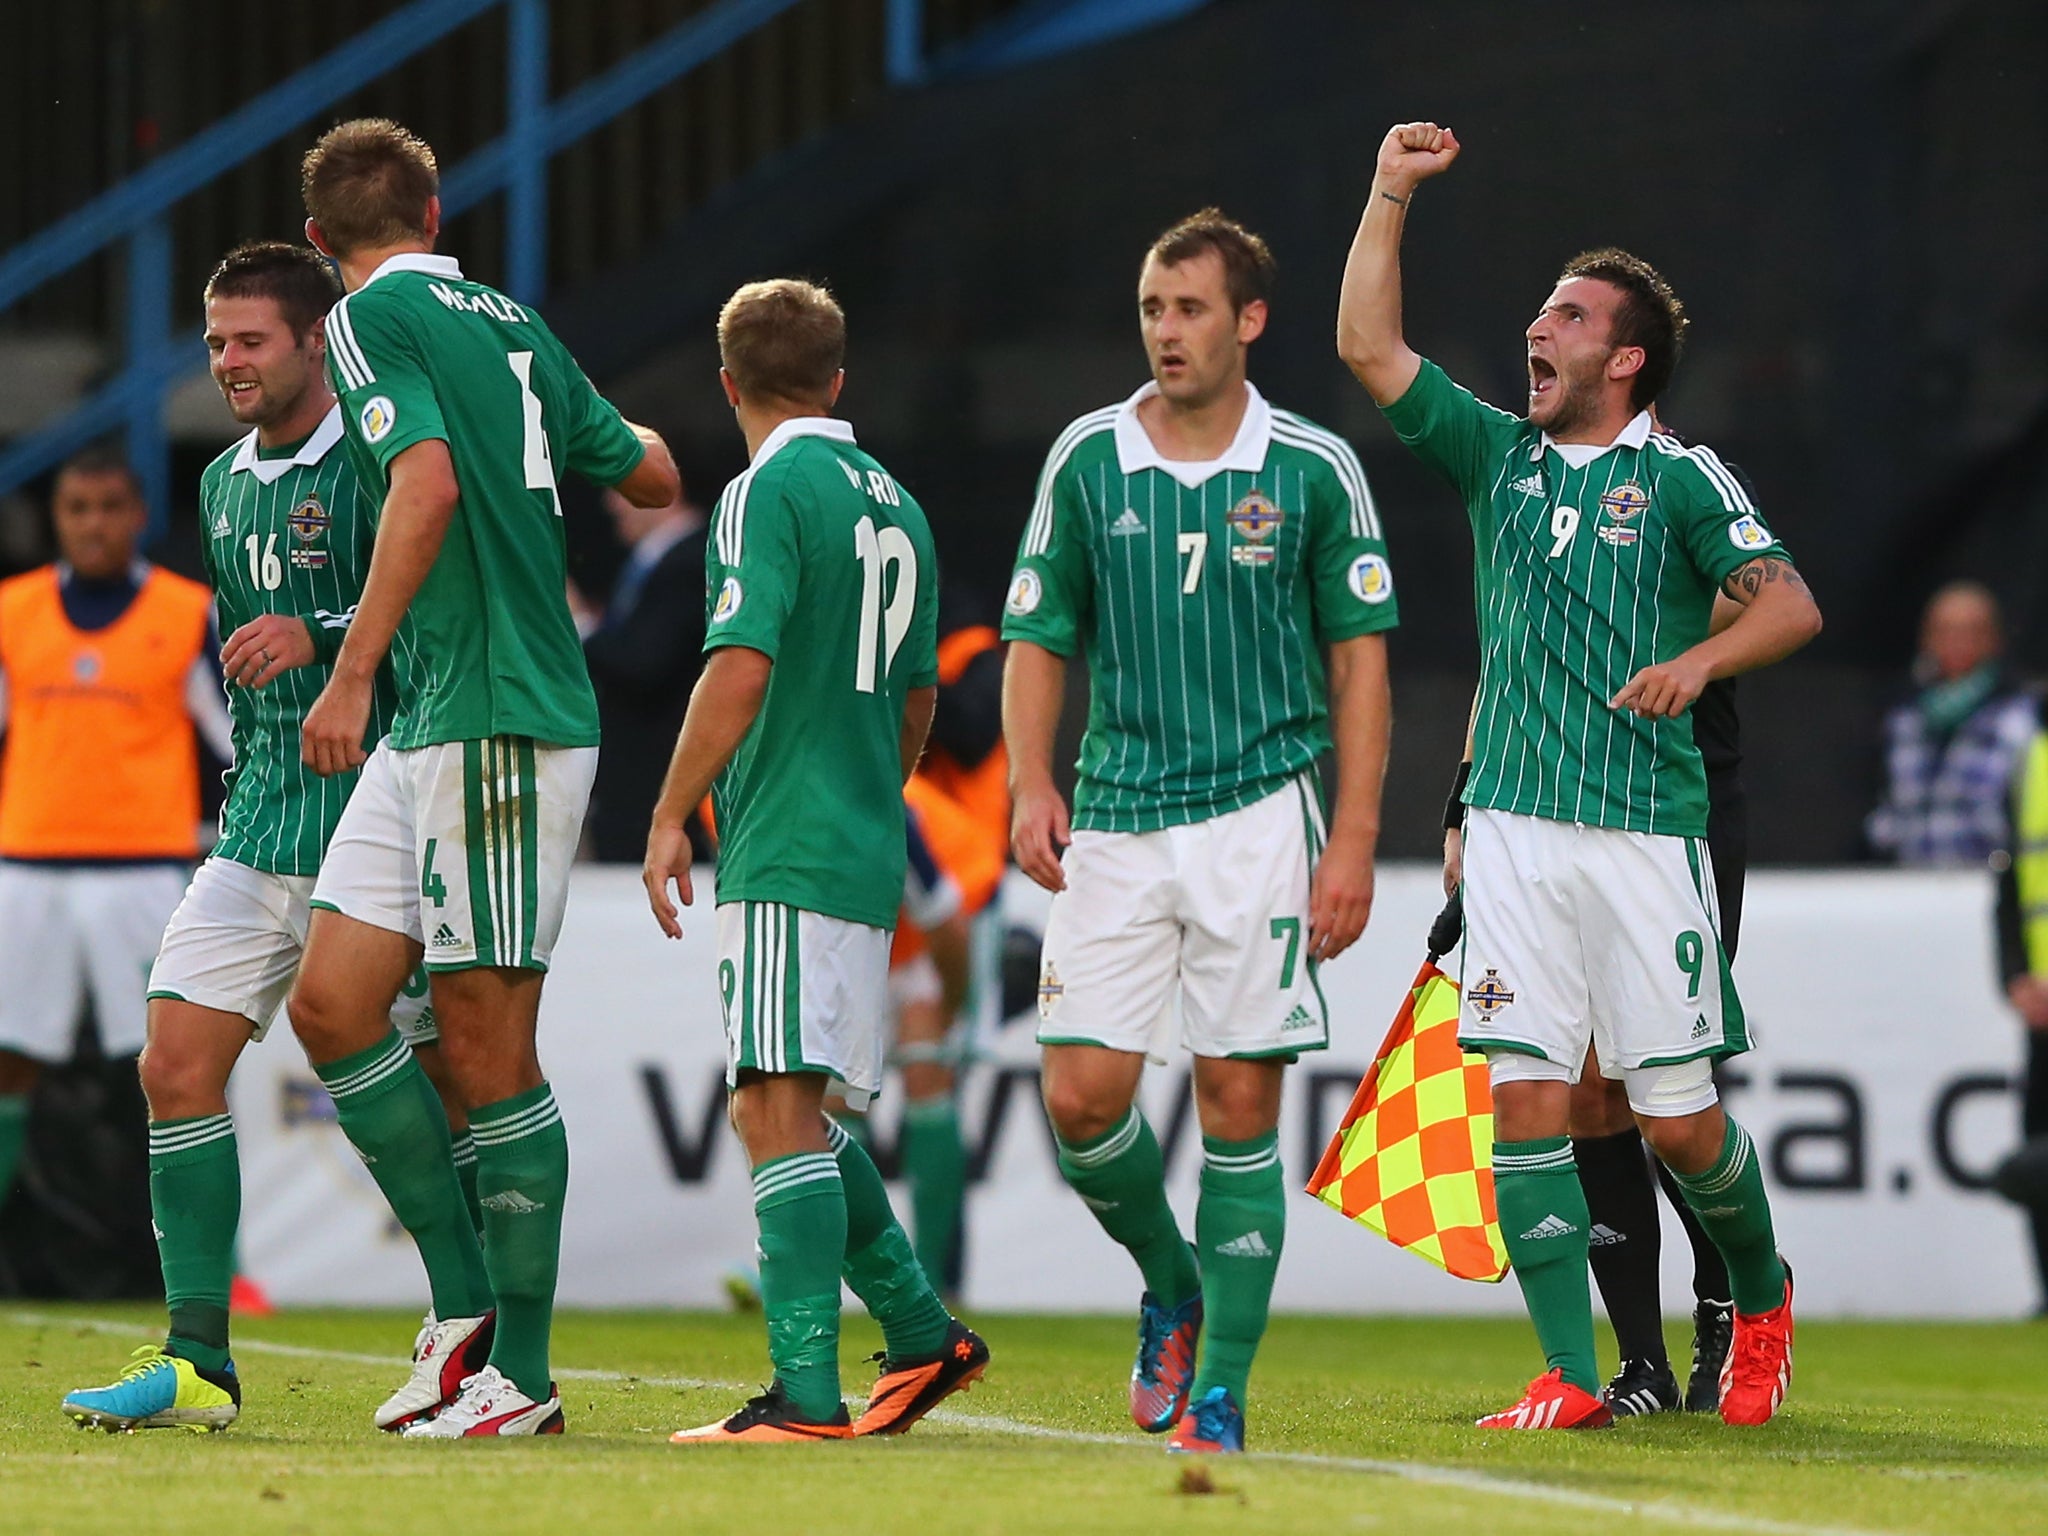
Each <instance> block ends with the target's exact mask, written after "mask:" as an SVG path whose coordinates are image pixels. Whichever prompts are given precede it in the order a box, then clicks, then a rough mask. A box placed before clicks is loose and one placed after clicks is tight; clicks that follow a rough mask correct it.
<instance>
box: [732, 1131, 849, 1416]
mask: <svg viewBox="0 0 2048 1536" xmlns="http://www.w3.org/2000/svg"><path fill="white" fill-rule="evenodd" d="M754 1215H755V1217H756V1218H757V1219H758V1220H759V1221H760V1223H761V1310H762V1311H763V1312H764V1313H766V1314H767V1317H768V1358H769V1359H770V1360H772V1361H774V1362H775V1379H776V1380H777V1381H779V1382H781V1383H782V1389H783V1391H785V1392H786V1393H788V1394H789V1399H790V1401H791V1402H793V1403H795V1404H796V1406H797V1409H798V1411H799V1412H801V1413H802V1414H804V1415H805V1416H806V1417H807V1418H810V1419H814V1420H825V1419H833V1418H837V1417H838V1416H839V1412H840V1408H841V1403H840V1399H839V1271H840V1266H841V1264H842V1263H843V1262H844V1261H845V1257H846V1228H847V1211H846V1191H845V1189H844V1187H843V1186H842V1185H841V1184H840V1181H839V1165H838V1163H837V1162H836V1161H834V1159H833V1157H832V1154H831V1153H829V1152H799V1153H796V1154H795V1155H793V1156H790V1157H771V1158H769V1159H768V1161H767V1162H765V1163H759V1164H756V1165H755V1168H754Z"/></svg>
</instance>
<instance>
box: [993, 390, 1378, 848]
mask: <svg viewBox="0 0 2048 1536" xmlns="http://www.w3.org/2000/svg"><path fill="white" fill-rule="evenodd" d="M1157 391H1158V386H1157V385H1154V384H1147V385H1146V386H1145V387H1144V388H1143V389H1141V390H1139V391H1138V392H1137V394H1135V395H1133V396H1132V397H1131V398H1130V399H1128V400H1126V401H1125V402H1124V403H1123V404H1121V405H1115V406H1109V407H1106V408H1104V409H1102V410H1099V411H1095V412H1093V413H1091V414H1089V415H1087V416H1083V417H1081V418H1080V419H1079V420H1078V421H1076V422H1074V423H1073V424H1072V425H1071V426H1069V427H1068V428H1067V430H1066V431H1065V432H1063V433H1061V434H1060V437H1059V439H1058V441H1056V442H1055V443H1054V444H1053V448H1052V452H1051V454H1050V455H1048V457H1047V458H1046V461H1045V468H1044V471H1043V472H1042V473H1041V474H1040V476H1039V481H1038V495H1037V499H1036V501H1035V503H1034V504H1033V507H1032V511H1031V520H1030V522H1029V523H1028V524H1027V525H1026V526H1025V529H1024V539H1023V543H1022V546H1021V547H1020V549H1019V551H1018V556H1017V568H1016V574H1015V576H1014V577H1013V578H1012V580H1011V584H1010V596H1009V601H1008V604H1007V606H1006V611H1005V613H1004V618H1003V638H1004V639H1005V640H1028V641H1031V642H1032V643H1033V644H1035V645H1041V646H1044V647H1045V648H1046V649H1047V650H1049V651H1051V652H1053V653H1054V654H1055V655H1059V656H1071V655H1073V653H1074V651H1075V650H1076V649H1077V648H1080V647H1085V648H1086V650H1087V653H1088V678H1089V701H1088V730H1087V734H1086V735H1085V736H1084V737H1083V738H1082V742H1081V756H1080V765H1079V766H1080V782H1079V784H1078V786H1077V788H1076V791H1075V795H1074V825H1075V826H1077V827H1087V828H1093V829H1096V830H1100V831H1109V832H1149V831H1156V830H1157V829H1159V828H1161V827H1171V826H1180V825H1183V824H1185V823H1188V822H1193V821H1202V820H1205V819H1207V818H1208V817H1211V816H1218V815H1221V814H1223V813H1224V812H1226V811H1232V810H1235V809H1237V808H1238V807H1240V806H1244V805H1249V804H1251V803H1252V802H1253V801H1255V800H1258V799H1261V798H1263V797H1264V796H1266V795H1268V794H1271V793H1272V792H1273V791H1274V790H1276V789H1278V788H1279V787H1280V786H1281V785H1282V784H1284V783H1285V782H1286V781H1287V780H1289V779H1292V778H1294V777H1295V776H1297V775H1298V774H1300V773H1301V772H1302V771H1303V770H1304V769H1306V768H1308V767H1310V766H1311V765H1312V764H1313V763H1314V762H1315V761H1316V759H1317V758H1318V757H1320V756H1321V755H1322V754H1323V752H1325V751H1326V750H1327V749H1328V748H1329V745H1330V731H1329V704H1328V688H1327V686H1326V683H1325V680H1324V670H1323V657H1322V647H1323V646H1325V645H1328V644H1330V643H1331V642H1333V641H1339V640H1348V639H1352V638H1355V637H1357V636H1359V635H1368V634H1374V633H1377V632H1379V631H1381V630H1387V629H1391V628H1393V626H1394V624H1395V623H1396V621H1397V612H1396V604H1395V601H1394V576H1393V570H1392V567H1390V566H1389V565H1388V563H1387V550H1386V543H1385V541H1384V539H1383V537H1382V535H1381V531H1380V519H1379V512H1378V509H1377V508H1376V507H1375V506H1374V505H1373V499H1372V492H1371V490H1370V489H1369V488H1368V487H1367V485H1366V482H1365V471H1364V470H1363V469H1362V468H1361V467H1360V465H1359V462H1358V458H1357V455H1355V454H1354V453H1353V452H1352V451H1351V448H1350V446H1349V445H1348V444H1346V443H1345V441H1344V440H1343V439H1342V438H1340V437H1338V436H1337V435H1336V434H1335V433H1333V432H1327V431H1325V430H1324V429H1323V428H1321V427H1318V426H1316V425H1314V424H1313V423H1311V422H1309V421H1306V420H1304V419H1303V418H1301V417H1299V416H1296V415H1294V414H1292V413H1291V412H1288V411H1282V410H1275V409H1273V408H1272V407H1270V406H1269V405H1267V403H1266V402H1265V400H1264V399H1263V398H1262V397H1261V396H1260V395H1259V392H1258V391H1257V390H1256V389H1253V388H1252V386H1251V385H1249V384H1247V385H1246V386H1245V391H1246V395H1247V400H1246V406H1245V413H1244V421H1243V424H1242V425H1241V427H1240V428H1239V430H1238V434H1237V439H1236V441H1235V442H1234V443H1232V445H1231V447H1230V449H1229V451H1228V452H1227V453H1225V454H1224V456H1223V457H1222V458H1220V459H1217V460H1215V461H1214V462H1212V463H1202V464H1197V463H1188V462H1180V461H1173V460H1168V459H1164V458H1162V457H1160V455H1159V451H1158V449H1157V448H1155V447H1154V446H1153V444H1152V440H1151V438H1150V436H1148V435H1147V433H1146V431H1145V428H1144V426H1143V424H1142V423H1140V421H1139V420H1138V414H1137V408H1138V404H1139V402H1140V401H1143V400H1145V399H1146V398H1148V397H1149V396H1151V395H1153V394H1156V393H1157Z"/></svg>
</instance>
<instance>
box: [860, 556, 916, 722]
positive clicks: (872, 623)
mask: <svg viewBox="0 0 2048 1536" xmlns="http://www.w3.org/2000/svg"><path fill="white" fill-rule="evenodd" d="M853 557H854V558H855V559H856V560H858V561H859V562H860V640H859V643H858V649H857V650H856V651H855V653H854V662H853V687H854V691H855V692H856V693H873V692H874V691H875V669H876V665H877V662H879V663H880V667H881V673H882V676H883V678H884V679H886V678H887V677H888V675H889V668H890V667H891V666H893V665H895V662H896V653H897V651H899V650H901V649H902V647H903V637H904V636H905V635H907V634H909V633H910V615H911V612H912V610H913V609H915V608H916V606H917V550H916V548H915V547H914V546H913V545H912V544H911V542H910V535H909V534H907V533H905V532H904V531H903V530H902V529H901V528H877V527H876V526H875V520H874V519H873V518H872V517H864V518H862V519H861V520H860V521H859V522H857V523H855V524H854V525H853ZM892 565H893V566H895V567H896V568H897V569H896V591H895V593H894V594H893V595H892V596H891V597H890V599H889V606H888V608H887V609H886V610H885V609H884V608H883V607H882V589H883V587H885V586H887V585H888V573H889V567H890V566H892ZM877 630H879V631H880V633H879V634H877V633H876V632H877Z"/></svg>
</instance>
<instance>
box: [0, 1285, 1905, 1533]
mask: <svg viewBox="0 0 2048 1536" xmlns="http://www.w3.org/2000/svg"><path fill="white" fill-rule="evenodd" d="M6 1320H7V1321H8V1322H10V1323H15V1324H18V1325H20V1326H22V1327H31V1328H35V1327H45V1328H77V1329H83V1330H85V1331H86V1332H89V1333H128V1334H132V1333H135V1332H136V1331H137V1330H136V1329H135V1327H134V1326H133V1325H131V1324H127V1323H108V1322H101V1321H99V1320H97V1319H94V1318H78V1317H60V1316H57V1315H54V1314H51V1313H45V1312H9V1313H7V1314H6ZM235 1349H236V1351H237V1352H246V1353H248V1354H252V1355H279V1356H283V1357H285V1358H288V1359H299V1360H336V1361H341V1362H344V1363H346V1364H350V1365H375V1366H386V1367H389V1368H391V1369H394V1370H396V1369H402V1368H404V1367H406V1366H408V1365H409V1364H410V1363H411V1362H410V1361H406V1360H401V1359H398V1358H396V1357H394V1356H391V1355H367V1354H360V1353H357V1352H355V1351H353V1350H345V1349H315V1348H312V1347H310V1346H307V1345H303V1344H279V1343H274V1342H272V1341H270V1340H268V1339H251V1338H247V1337H239V1338H237V1339H236V1340H235ZM555 1376H556V1378H557V1379H559V1380H564V1381H605V1382H634V1383H638V1384H640V1385H643V1386H650V1387H678V1388H689V1389H693V1390H717V1391H730V1392H743V1391H745V1390H746V1385H747V1384H746V1383H744V1382H737V1381H710V1380H706V1379H704V1378H701V1377H696V1376H637V1375H634V1374H633V1373H631V1372H629V1371H603V1370H581V1369H572V1368H569V1367H566V1366H565V1367H559V1368H557V1369H556V1371H555ZM927 1417H929V1418H930V1419H931V1421H932V1422H933V1423H935V1424H946V1425H950V1426H953V1427H955V1428H959V1429H973V1430H979V1431H981V1432H983V1433H987V1434H996V1435H1009V1436H1014V1437H1016V1438H1018V1439H1027V1440H1052V1441H1057V1442H1059V1443H1060V1444H1063V1445H1105V1446H1114V1447H1119V1448H1122V1449H1125V1450H1140V1449H1143V1450H1148V1451H1151V1452H1153V1453H1154V1454H1157V1453H1158V1449H1157V1448H1158V1442H1157V1441H1156V1440H1149V1439H1140V1438H1139V1437H1138V1436H1136V1435H1113V1434H1102V1433H1097V1432H1091V1431H1088V1430H1080V1429H1058V1428H1055V1427H1054V1426H1052V1425H1048V1424H1034V1423H1031V1422H1030V1421H1029V1420H1027V1419H1012V1418H1006V1417H1004V1416H1002V1415H1000V1414H982V1413H961V1412H959V1411H957V1410H955V1409H950V1408H941V1409H938V1410H936V1411H935V1412H933V1413H931V1414H929V1415H927ZM1245 1460H1246V1461H1252V1462H1269V1463H1274V1464H1277V1465H1281V1466H1294V1467H1309V1468H1313V1469H1315V1470H1318V1471H1325V1472H1364V1473H1370V1474H1372V1475H1374V1476H1378V1477H1392V1478H1398V1479H1400V1480H1401V1481H1403V1482H1409V1483H1421V1484H1425V1485H1429V1486H1433V1487H1439V1488H1456V1489H1458V1490H1459V1491H1461V1492H1464V1493H1485V1494H1493V1495H1496V1496H1498V1497H1504V1498H1512V1499H1526V1500H1528V1501H1530V1502H1532V1503H1541V1504H1557V1505H1563V1506H1565V1507H1567V1508H1572V1509H1584V1510H1591V1511H1597V1512H1598V1513H1601V1514H1605V1515H1633V1516H1635V1517H1637V1518H1639V1519H1644V1520H1661V1521H1664V1522H1667V1523H1669V1524H1672V1525H1682V1526H1690V1527H1692V1528H1694V1529H1696V1530H1714V1531H1744V1532H1749V1533H1752V1536H1883V1533H1879V1532H1874V1531H1863V1530H1856V1529H1853V1528H1850V1527H1846V1526H1833V1525H1799V1524H1795V1523H1793V1522H1790V1521H1783V1520H1764V1519H1759V1518H1758V1517H1756V1516H1754V1515H1741V1514H1736V1513H1733V1512H1732V1511H1726V1510H1718V1509H1704V1508H1701V1507H1699V1506H1697V1505H1691V1504H1674V1503H1670V1502H1668V1501H1666V1500H1661V1499H1658V1500H1644V1501H1638V1500H1634V1499H1617V1498H1614V1497H1611V1496H1610V1495H1607V1494H1601V1493H1587V1492H1584V1491H1582V1490H1580V1489H1577V1488H1561V1487H1557V1486H1555V1485H1553V1484H1550V1483H1537V1482H1531V1481H1529V1480H1527V1479H1526V1478H1513V1477H1500V1476H1497V1475H1495V1474H1493V1473H1491V1472H1475V1471H1472V1470H1470V1469H1468V1468H1464V1467H1448V1466H1440V1465H1437V1464H1435V1463H1432V1462H1426V1461H1381V1460H1376V1459H1373V1458H1370V1457H1363V1456H1326V1455H1322V1454H1320V1453H1317V1452H1313V1451H1248V1452H1246V1453H1245Z"/></svg>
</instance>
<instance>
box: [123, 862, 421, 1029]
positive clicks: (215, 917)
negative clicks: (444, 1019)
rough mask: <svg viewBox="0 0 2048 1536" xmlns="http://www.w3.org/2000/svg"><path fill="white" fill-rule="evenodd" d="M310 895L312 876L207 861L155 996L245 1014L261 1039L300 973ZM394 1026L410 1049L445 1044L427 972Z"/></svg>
mask: <svg viewBox="0 0 2048 1536" xmlns="http://www.w3.org/2000/svg"><path fill="white" fill-rule="evenodd" d="M312 895H313V877H312V876H311V875H276V874H270V873H268V872H267V871H264V870H260V869H251V868H250V867H249V866H248V865H246V864H238V863H236V862H235V861H234V860H232V859H208V860H207V861H206V862H205V863H204V864H201V865H200V866H199V869H198V871H197V872H196V873H195V874H194V875H193V876H192V884H191V885H190V886H188V887H187V888H186V891H185V899H184V900H183V901H181V902H179V903H178V910H177V911H175V912H173V913H172V914H171V923H170V926H169V927H168V928H166V929H165V930H164V942H163V947H162V948H161V949H159V950H158V951H157V956H156V964H155V965H154V966H152V967H151V968H150V972H149V995H150V996H151V997H168V998H175V999H176V1000H178V1001H179V1002H185V1003H196V1004H198V1005H199V1006H200V1007H201V1008H215V1009H218V1010H219V1011H220V1012H222V1013H235V1014H240V1015H241V1016H242V1017H243V1018H245V1019H247V1020H248V1021H249V1035H250V1038H251V1039H254V1040H261V1039H262V1038H263V1037H264V1036H265V1035H266V1034H268V1033H269V1032H270V1025H271V1022H272V1021H273V1020H274V1019H275V1018H276V1017H277V1011H278V1009H279V1008H280V1007H281V1006H282V1005H283V1003H284V999H285V994H286V993H288V992H290V991H291V988H292V978H293V977H294V976H296V975H297V974H298V971H299V956H300V955H301V954H303V953H304V952H305V948H306V924H307V921H308V920H309V919H310V917H311V916H312V911H311V907H310V902H311V898H312ZM391 1022H392V1023H393V1024H394V1025H396V1026H397V1028H398V1032H399V1033H400V1034H401V1035H403V1036H404V1037H405V1039H406V1041H407V1043H409V1044H412V1045H432V1044H433V1043H434V1042H435V1041H436V1040H438V1039H439V1038H440V1032H439V1031H438V1030H437V1029H436V1028H435V1026H434V1010H433V1009H432V1008H431V1007H429V1006H428V999H427V976H426V971H425V969H424V968H421V969H420V970H417V971H415V972H414V973H413V975H412V976H411V978H410V979H409V980H408V981H407V982H406V984H405V988H404V990H402V991H401V992H400V993H399V994H398V1000H397V1001H396V1002H395V1003H393V1004H392V1007H391Z"/></svg>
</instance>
